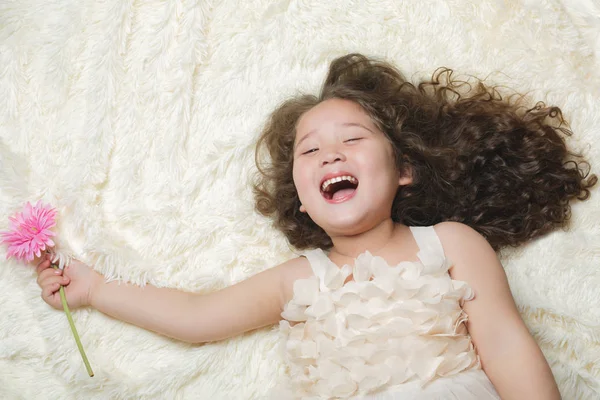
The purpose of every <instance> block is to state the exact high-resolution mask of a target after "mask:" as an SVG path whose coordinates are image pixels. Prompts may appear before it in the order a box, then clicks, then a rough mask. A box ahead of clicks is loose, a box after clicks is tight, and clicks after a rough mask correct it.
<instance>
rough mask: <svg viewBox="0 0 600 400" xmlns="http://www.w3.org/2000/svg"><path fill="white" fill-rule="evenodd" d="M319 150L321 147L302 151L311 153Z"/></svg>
mask: <svg viewBox="0 0 600 400" xmlns="http://www.w3.org/2000/svg"><path fill="white" fill-rule="evenodd" d="M317 150H319V149H316V148H315V149H310V150H308V151H305V152H304V153H302V154H310V153H314V152H315V151H317Z"/></svg>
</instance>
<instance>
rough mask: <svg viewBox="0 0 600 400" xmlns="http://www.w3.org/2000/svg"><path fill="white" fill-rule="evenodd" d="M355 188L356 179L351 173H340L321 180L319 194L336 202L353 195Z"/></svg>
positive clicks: (356, 185)
mask: <svg viewBox="0 0 600 400" xmlns="http://www.w3.org/2000/svg"><path fill="white" fill-rule="evenodd" d="M356 188H358V179H356V178H355V177H353V176H351V175H342V176H338V177H335V178H331V179H327V180H325V181H323V182H322V183H321V195H322V196H323V197H324V198H325V199H326V200H331V201H334V202H338V201H343V200H345V199H347V198H349V197H351V196H352V195H354V192H355V191H356Z"/></svg>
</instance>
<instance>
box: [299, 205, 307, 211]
mask: <svg viewBox="0 0 600 400" xmlns="http://www.w3.org/2000/svg"><path fill="white" fill-rule="evenodd" d="M300 212H303V213H305V212H306V208H305V207H304V206H303V205H302V204H300Z"/></svg>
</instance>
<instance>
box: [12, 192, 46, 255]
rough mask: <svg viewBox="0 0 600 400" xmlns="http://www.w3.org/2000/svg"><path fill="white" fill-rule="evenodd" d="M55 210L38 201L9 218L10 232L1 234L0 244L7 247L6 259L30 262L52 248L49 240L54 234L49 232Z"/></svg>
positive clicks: (27, 205)
mask: <svg viewBox="0 0 600 400" xmlns="http://www.w3.org/2000/svg"><path fill="white" fill-rule="evenodd" d="M55 217H56V210H55V209H54V208H52V207H51V206H50V205H43V204H42V202H41V201H38V202H37V204H36V205H35V206H32V205H31V204H30V203H29V202H27V204H26V205H25V208H24V209H23V212H20V213H17V214H15V216H14V217H10V218H9V220H10V230H8V231H5V232H1V233H0V235H1V236H2V243H6V244H7V245H8V253H7V254H6V258H9V257H15V258H17V259H19V260H27V261H32V260H33V258H34V256H36V257H39V256H40V255H41V254H42V251H44V250H46V248H47V247H53V246H54V242H53V241H52V239H50V238H51V237H52V236H55V235H56V234H55V233H54V232H52V231H51V230H50V228H52V227H53V226H54V225H56V219H55Z"/></svg>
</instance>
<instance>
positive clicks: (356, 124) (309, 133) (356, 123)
mask: <svg viewBox="0 0 600 400" xmlns="http://www.w3.org/2000/svg"><path fill="white" fill-rule="evenodd" d="M341 126H344V127H348V126H358V127H359V128H363V129H366V130H367V131H369V132H371V133H374V132H373V131H372V130H371V129H369V128H367V127H366V126H364V125H363V124H361V123H358V122H344V123H343V124H341ZM316 131H317V130H316V129H313V130H312V131H310V132H308V133H307V134H306V135H304V136H303V137H302V139H300V140H299V141H298V143H296V145H295V146H294V147H295V148H296V147H298V146H300V143H302V142H303V141H304V139H307V138H308V137H309V136H311V135H312V134H314V133H315V132H316Z"/></svg>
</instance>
